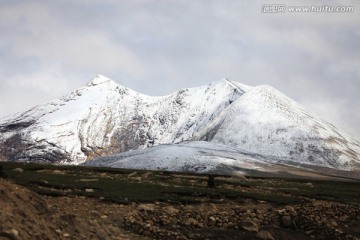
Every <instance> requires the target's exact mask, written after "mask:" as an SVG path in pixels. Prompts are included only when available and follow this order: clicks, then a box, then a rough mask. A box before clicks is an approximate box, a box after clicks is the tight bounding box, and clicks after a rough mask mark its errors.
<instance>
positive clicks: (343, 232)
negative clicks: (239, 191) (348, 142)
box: [0, 180, 360, 240]
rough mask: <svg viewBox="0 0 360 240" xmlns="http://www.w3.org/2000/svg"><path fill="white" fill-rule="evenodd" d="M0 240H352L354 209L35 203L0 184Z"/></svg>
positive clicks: (76, 200) (79, 200)
mask: <svg viewBox="0 0 360 240" xmlns="http://www.w3.org/2000/svg"><path fill="white" fill-rule="evenodd" d="M0 206H1V208H0V239H1V240H4V239H12V240H14V239H24V240H27V239H29V240H30V239H39V240H40V239H41V240H44V239H104V240H107V239H109V240H110V239H118V240H125V239H134V240H140V239H269V240H271V239H284V240H285V239H295V240H296V239H299V240H300V239H359V237H360V224H359V223H360V211H359V206H357V205H345V204H340V203H334V202H328V201H320V200H314V201H312V202H311V203H306V204H301V205H293V206H289V205H287V206H285V205H280V204H273V203H268V202H265V201H256V200H244V201H242V202H236V203H235V202H231V201H225V202H219V203H201V204H171V203H167V202H149V203H136V202H130V203H129V204H119V203H109V202H105V201H103V199H94V198H86V197H83V196H80V197H79V196H67V197H49V196H40V195H38V194H36V193H34V192H32V191H30V190H28V189H26V188H24V187H21V186H18V185H16V184H13V183H11V182H7V181H4V180H0Z"/></svg>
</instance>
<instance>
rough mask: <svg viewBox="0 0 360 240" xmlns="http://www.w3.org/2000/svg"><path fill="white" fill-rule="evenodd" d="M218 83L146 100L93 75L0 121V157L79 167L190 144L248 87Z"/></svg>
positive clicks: (223, 81)
mask: <svg viewBox="0 0 360 240" xmlns="http://www.w3.org/2000/svg"><path fill="white" fill-rule="evenodd" d="M235 84H236V83H232V82H230V81H228V80H225V79H223V80H221V81H218V82H214V83H211V84H209V85H207V86H203V87H198V88H191V89H183V90H180V91H178V92H175V93H173V94H170V95H168V96H164V97H150V96H146V95H143V94H140V93H137V92H135V91H133V90H131V89H128V88H126V87H123V86H120V85H118V84H116V83H115V82H114V81H112V80H110V79H108V78H106V77H104V76H101V75H99V76H97V77H95V78H94V79H93V80H92V81H90V82H89V83H88V84H87V85H86V86H84V87H82V88H79V89H77V90H76V91H74V92H72V93H70V94H69V95H67V96H65V97H63V98H61V99H59V100H55V101H52V102H49V103H47V104H44V105H41V106H37V107H34V108H33V109H31V110H29V111H27V112H25V113H21V114H17V115H15V116H12V117H8V118H6V119H2V120H1V121H0V158H1V156H2V158H4V159H11V160H22V161H23V160H30V161H40V162H60V163H73V164H79V163H82V162H84V161H85V160H87V159H91V158H93V157H94V156H102V155H107V154H111V153H115V152H123V151H127V150H134V149H138V148H140V149H141V148H146V147H150V146H153V145H158V144H168V143H173V142H180V141H182V140H187V139H190V138H191V137H192V136H193V133H194V132H197V131H198V130H199V129H201V128H203V126H205V125H207V124H208V122H209V121H212V119H214V118H215V117H216V116H217V115H218V114H220V112H222V111H223V110H224V109H225V108H226V107H227V106H228V105H229V104H231V103H232V102H233V101H235V100H236V99H237V98H238V97H240V96H241V95H242V94H243V93H244V92H245V91H246V90H248V89H249V88H250V87H248V86H245V85H242V84H238V85H235Z"/></svg>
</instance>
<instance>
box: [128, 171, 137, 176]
mask: <svg viewBox="0 0 360 240" xmlns="http://www.w3.org/2000/svg"><path fill="white" fill-rule="evenodd" d="M136 175H137V172H132V173H130V174H129V175H128V177H134V176H136Z"/></svg>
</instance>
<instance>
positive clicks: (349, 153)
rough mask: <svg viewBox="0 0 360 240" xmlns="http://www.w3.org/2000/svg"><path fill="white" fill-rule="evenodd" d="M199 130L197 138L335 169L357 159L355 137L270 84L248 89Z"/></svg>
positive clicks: (354, 163)
mask: <svg viewBox="0 0 360 240" xmlns="http://www.w3.org/2000/svg"><path fill="white" fill-rule="evenodd" d="M197 134H198V135H197V139H201V140H206V141H212V142H215V143H222V144H225V145H228V146H231V147H235V148H239V149H244V150H246V151H250V152H253V153H257V154H259V155H262V156H263V157H265V158H266V159H267V160H268V161H271V162H283V163H290V164H295V165H297V164H310V165H320V166H326V167H333V168H339V169H352V168H353V167H354V166H357V165H359V162H360V144H359V142H358V141H356V140H355V139H353V138H352V137H350V136H349V135H347V134H346V133H344V132H342V131H340V130H338V129H337V128H336V127H335V126H333V125H331V124H330V123H328V122H326V121H322V120H320V119H319V118H318V117H316V116H314V115H312V114H309V113H307V112H306V111H305V109H304V108H303V107H302V106H300V105H298V104H297V103H296V102H294V101H293V100H291V99H290V98H288V97H286V96H285V95H283V94H282V93H280V92H279V91H277V90H276V89H274V88H272V87H270V86H257V87H254V88H253V89H251V90H249V91H248V92H247V93H245V94H244V95H243V96H241V97H240V98H238V99H237V100H236V101H235V102H234V103H233V104H232V105H231V106H229V108H227V109H225V110H224V111H223V112H222V113H221V114H220V115H219V116H218V117H217V119H215V120H214V121H213V122H211V123H209V125H208V126H206V128H205V131H203V132H199V133H197Z"/></svg>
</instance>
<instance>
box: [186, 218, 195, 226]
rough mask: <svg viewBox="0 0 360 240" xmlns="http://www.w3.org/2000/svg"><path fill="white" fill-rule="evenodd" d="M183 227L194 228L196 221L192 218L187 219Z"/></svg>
mask: <svg viewBox="0 0 360 240" xmlns="http://www.w3.org/2000/svg"><path fill="white" fill-rule="evenodd" d="M184 225H185V226H187V227H189V226H196V225H198V221H197V220H196V219H194V218H188V219H186V220H185V222H184Z"/></svg>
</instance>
